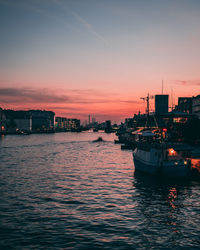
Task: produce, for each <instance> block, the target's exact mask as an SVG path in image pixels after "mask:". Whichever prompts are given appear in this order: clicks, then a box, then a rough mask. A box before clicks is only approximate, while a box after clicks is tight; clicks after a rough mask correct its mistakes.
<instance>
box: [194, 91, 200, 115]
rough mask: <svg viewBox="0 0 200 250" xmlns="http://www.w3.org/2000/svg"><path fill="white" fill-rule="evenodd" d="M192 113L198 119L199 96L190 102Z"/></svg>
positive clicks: (199, 113)
mask: <svg viewBox="0 0 200 250" xmlns="http://www.w3.org/2000/svg"><path fill="white" fill-rule="evenodd" d="M192 113H193V114H194V115H196V116H197V117H198V118H199V119H200V95H197V96H196V97H194V98H193V100H192Z"/></svg>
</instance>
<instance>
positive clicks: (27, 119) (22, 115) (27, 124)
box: [4, 110, 32, 133]
mask: <svg viewBox="0 0 200 250" xmlns="http://www.w3.org/2000/svg"><path fill="white" fill-rule="evenodd" d="M4 114H5V117H6V130H7V132H8V133H16V132H20V131H26V132H31V131H32V116H31V114H30V113H29V112H28V111H15V110H4Z"/></svg>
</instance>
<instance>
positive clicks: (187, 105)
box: [175, 97, 193, 114]
mask: <svg viewBox="0 0 200 250" xmlns="http://www.w3.org/2000/svg"><path fill="white" fill-rule="evenodd" d="M192 103H193V97H179V98H178V105H177V106H176V107H175V110H176V111H179V112H185V113H188V114H192Z"/></svg>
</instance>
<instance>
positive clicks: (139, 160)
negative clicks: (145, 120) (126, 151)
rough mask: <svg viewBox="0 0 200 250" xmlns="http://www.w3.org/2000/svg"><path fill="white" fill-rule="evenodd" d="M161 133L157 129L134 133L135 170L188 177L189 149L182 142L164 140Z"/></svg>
mask: <svg viewBox="0 0 200 250" xmlns="http://www.w3.org/2000/svg"><path fill="white" fill-rule="evenodd" d="M161 135H162V132H160V131H158V130H155V131H151V130H146V131H141V132H139V133H138V134H137V135H136V139H135V146H136V148H135V150H134V151H133V159H134V165H135V170H136V171H142V172H145V173H148V174H152V175H163V176H165V177H189V176H190V175H191V160H190V159H189V152H190V149H189V148H188V146H187V145H184V144H180V143H173V144H172V143H169V142H166V141H165V140H164V139H163V138H162V136H161Z"/></svg>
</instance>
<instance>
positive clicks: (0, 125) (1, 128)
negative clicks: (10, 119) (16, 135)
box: [0, 108, 6, 134]
mask: <svg viewBox="0 0 200 250" xmlns="http://www.w3.org/2000/svg"><path fill="white" fill-rule="evenodd" d="M5 130H6V116H5V114H4V111H3V109H2V108H0V134H4V133H5Z"/></svg>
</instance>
